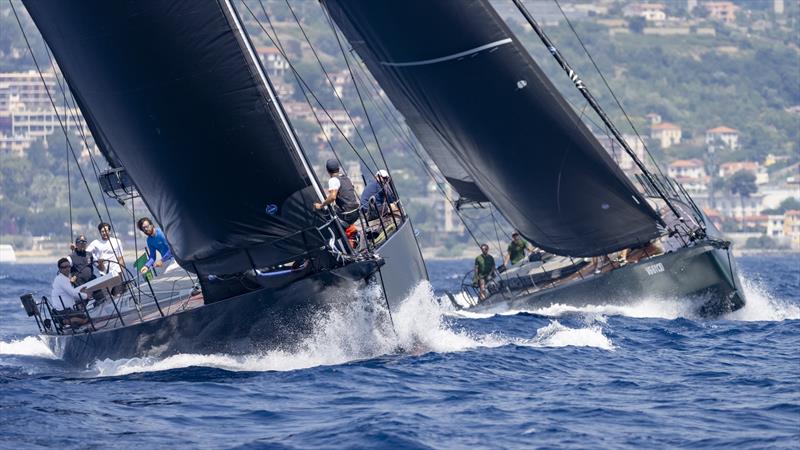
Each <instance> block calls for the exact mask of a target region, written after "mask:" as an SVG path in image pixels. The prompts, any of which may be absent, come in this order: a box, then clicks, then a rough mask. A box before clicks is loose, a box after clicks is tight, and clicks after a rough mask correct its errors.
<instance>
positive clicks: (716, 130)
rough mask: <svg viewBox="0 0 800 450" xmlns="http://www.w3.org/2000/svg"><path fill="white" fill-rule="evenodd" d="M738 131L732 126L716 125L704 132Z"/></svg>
mask: <svg viewBox="0 0 800 450" xmlns="http://www.w3.org/2000/svg"><path fill="white" fill-rule="evenodd" d="M738 132H739V130H734V129H733V128H728V127H716V128H712V129H710V130H708V131H706V133H738Z"/></svg>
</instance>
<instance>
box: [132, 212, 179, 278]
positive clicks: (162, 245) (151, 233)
mask: <svg viewBox="0 0 800 450" xmlns="http://www.w3.org/2000/svg"><path fill="white" fill-rule="evenodd" d="M136 227H137V228H139V231H141V232H142V233H144V234H145V235H146V236H147V253H148V256H149V258H148V259H147V262H146V263H145V265H144V267H142V270H141V272H142V274H146V273H147V272H149V271H150V269H151V268H152V267H153V266H155V267H161V266H162V265H163V264H164V261H167V260H170V259H172V250H170V248H169V244H168V243H167V237H166V236H164V232H163V231H161V228H158V227H156V226H155V225H153V221H152V220H150V218H149V217H142V218H141V219H139V220H138V221H137V222H136ZM156 253H160V254H161V260H160V261H156Z"/></svg>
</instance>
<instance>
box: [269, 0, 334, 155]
mask: <svg viewBox="0 0 800 450" xmlns="http://www.w3.org/2000/svg"><path fill="white" fill-rule="evenodd" d="M259 3H260V4H261V9H262V11H263V12H264V16H265V17H266V18H267V23H268V24H269V28H270V29H271V30H272V32H273V33H274V34H275V40H272V38H271V37H270V36H269V35H268V37H270V40H271V41H272V42H273V45H275V47H276V48H277V49H278V50H279V51H280V52H281V53H282V54H284V53H285V51H284V48H283V43H282V42H281V39H280V36H278V32H277V30H276V29H275V27H274V26H273V24H272V19H270V17H269V14H267V10H266V8H265V7H264V2H263V1H261V0H259ZM286 61H287V63H288V61H289V60H288V58H287V59H286ZM289 64H290V66H291V63H289ZM292 72H293V74H294V77H295V80H296V81H297V78H298V74H297V72H296V71H294V69H292ZM298 85H299V86H300V92H302V93H303V97H304V98H305V99H306V103H308V107H309V108H310V109H311V114H313V115H314V120H315V121H316V122H317V125H318V126H319V128H320V130H321V131H322V136H323V137H324V138H325V142H326V143H327V144H328V147H329V148H330V149H331V152H332V153H333V157H334V158H336V161H338V162H339V165H340V166H341V164H342V160H341V158H339V154H338V153H337V152H336V148H335V147H334V145H333V142H332V141H331V138H330V136H328V132H327V131H325V127H323V126H322V121H321V120H320V119H319V116H317V111H316V110H315V109H314V106H313V105H312V103H311V100H310V99H309V97H308V93H307V91H306V89H305V88H304V87H303V85H302V84H300V83H299V81H298Z"/></svg>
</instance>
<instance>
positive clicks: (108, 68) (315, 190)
mask: <svg viewBox="0 0 800 450" xmlns="http://www.w3.org/2000/svg"><path fill="white" fill-rule="evenodd" d="M24 4H25V6H26V8H27V10H28V12H29V13H30V14H31V17H32V18H33V20H34V22H35V23H36V25H37V27H38V28H39V30H40V31H41V33H42V35H43V37H44V38H45V41H46V42H47V43H48V45H49V46H50V48H51V49H52V51H53V54H54V56H55V58H56V60H57V61H58V63H59V66H60V67H61V68H62V71H63V73H64V76H65V78H66V80H67V82H68V84H69V86H70V89H71V90H72V92H73V93H74V95H75V97H76V99H78V102H79V105H80V107H81V110H82V112H83V114H84V117H85V118H86V120H87V122H89V123H90V127H91V129H92V132H93V135H94V136H95V140H96V142H97V144H98V146H100V147H101V149H102V150H103V151H104V152H107V153H108V154H111V155H113V156H114V157H115V158H116V159H117V160H118V161H119V163H120V165H121V166H123V167H124V168H125V170H126V171H127V173H128V174H129V175H130V177H131V179H133V181H134V183H135V184H136V186H137V188H138V191H139V193H140V194H141V196H142V198H143V199H144V201H145V203H146V204H147V206H148V209H149V210H150V211H151V212H152V213H153V215H154V219H155V220H156V221H157V222H158V223H159V224H160V225H161V226H162V228H163V230H164V233H165V235H166V237H167V239H168V240H169V242H170V246H171V248H172V250H173V254H174V255H175V256H176V258H177V259H178V261H179V262H180V263H181V264H182V265H183V266H184V267H185V268H187V269H189V270H195V269H196V270H198V271H201V272H204V273H215V274H226V273H236V272H241V271H244V270H248V269H250V268H252V267H253V266H256V267H266V266H270V265H273V264H276V263H280V262H284V261H287V260H291V259H292V258H293V257H297V255H302V254H305V253H306V252H308V251H312V250H314V249H319V248H321V247H322V246H324V240H323V239H322V237H321V236H320V234H319V233H318V232H317V231H316V228H315V226H316V225H318V222H319V220H318V219H319V218H318V217H317V216H316V215H315V214H314V213H313V212H312V207H311V204H312V203H313V202H314V201H316V200H318V198H319V195H320V192H319V187H318V186H317V185H316V183H315V179H314V177H313V174H312V173H311V170H310V168H309V167H308V165H307V164H306V161H305V160H304V158H303V155H302V152H301V150H300V149H299V147H298V146H297V145H296V144H297V143H296V142H295V141H294V137H293V135H292V133H291V129H290V128H289V125H288V123H287V122H286V118H285V117H284V116H283V115H282V114H283V113H282V111H281V109H280V107H279V105H278V102H277V99H276V98H275V97H274V94H273V93H272V88H271V86H270V84H269V81H268V79H266V78H262V77H263V73H262V72H261V68H260V66H259V65H258V62H257V61H256V60H255V58H254V55H253V54H252V48H251V46H250V43H249V40H248V38H247V36H246V35H243V32H242V30H241V26H240V25H239V23H238V17H237V16H236V13H235V11H234V10H232V8H231V5H230V2H227V1H224V0H220V1H214V0H203V1H194V0H182V1H174V2H162V1H159V0H144V1H139V0H126V1H115V2H106V1H100V0H94V1H82V2H49V1H46V0H25V1H24Z"/></svg>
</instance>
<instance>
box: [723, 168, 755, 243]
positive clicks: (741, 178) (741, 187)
mask: <svg viewBox="0 0 800 450" xmlns="http://www.w3.org/2000/svg"><path fill="white" fill-rule="evenodd" d="M728 190H730V191H731V194H733V195H738V196H739V201H740V203H741V205H742V223H741V229H742V230H744V199H746V198H749V197H750V194H755V193H756V192H757V191H758V186H756V176H755V174H753V172H750V171H748V170H740V171H738V172H736V173H735V174H733V175H732V176H731V177H730V178H729V179H728Z"/></svg>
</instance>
